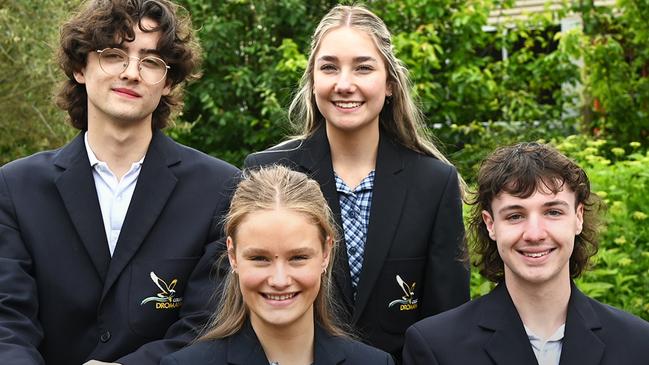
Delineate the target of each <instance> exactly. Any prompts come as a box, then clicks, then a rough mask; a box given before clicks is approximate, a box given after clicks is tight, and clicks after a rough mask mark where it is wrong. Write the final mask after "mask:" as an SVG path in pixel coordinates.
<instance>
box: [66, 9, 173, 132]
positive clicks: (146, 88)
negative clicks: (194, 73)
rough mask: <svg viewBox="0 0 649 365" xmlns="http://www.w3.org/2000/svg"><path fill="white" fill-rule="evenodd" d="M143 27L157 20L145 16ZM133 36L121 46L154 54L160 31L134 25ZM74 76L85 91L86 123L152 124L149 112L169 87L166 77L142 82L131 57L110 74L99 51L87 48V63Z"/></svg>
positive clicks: (130, 52)
mask: <svg viewBox="0 0 649 365" xmlns="http://www.w3.org/2000/svg"><path fill="white" fill-rule="evenodd" d="M142 25H143V28H145V29H149V28H153V27H154V26H155V25H156V22H155V21H153V20H151V19H149V18H145V19H143V20H142ZM134 32H135V39H134V40H133V41H132V42H123V44H122V45H120V46H115V47H116V48H121V49H122V50H124V51H125V52H126V53H127V54H128V55H129V56H131V57H138V58H142V57H145V56H151V55H152V56H157V57H159V55H157V53H156V51H155V50H156V46H157V43H158V40H159V38H160V32H151V33H146V32H143V31H142V30H140V28H139V27H138V26H137V25H135V27H134ZM74 78H75V80H76V81H77V82H78V83H80V84H85V86H86V92H87V94H88V123H89V124H92V123H107V122H109V123H117V124H120V125H133V124H138V125H140V124H146V125H149V126H150V125H151V114H152V113H153V111H154V110H155V109H156V108H157V106H158V103H159V102H160V98H161V97H162V96H163V95H168V94H169V92H170V91H171V87H170V86H169V85H168V84H167V82H166V80H163V81H162V82H159V83H157V84H155V85H150V84H147V83H146V82H144V81H143V80H142V79H141V77H140V73H139V71H138V62H137V60H136V59H135V58H130V62H129V65H128V67H127V68H126V70H124V72H122V73H120V74H118V75H109V74H107V73H106V72H104V71H103V70H102V69H101V67H100V66H99V54H98V53H97V52H94V51H92V52H90V53H89V54H88V59H87V62H86V66H85V67H84V68H83V69H81V70H80V71H77V72H75V73H74Z"/></svg>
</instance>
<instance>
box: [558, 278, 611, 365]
mask: <svg viewBox="0 0 649 365" xmlns="http://www.w3.org/2000/svg"><path fill="white" fill-rule="evenodd" d="M601 328H602V323H601V322H600V320H599V317H598V316H597V314H596V313H595V310H594V309H593V306H592V304H591V301H590V299H588V297H587V296H586V295H584V293H582V292H581V291H580V290H579V289H578V288H577V286H576V285H575V283H571V291H570V300H569V302H568V315H567V318H566V332H565V335H564V338H563V348H562V350H561V361H560V364H561V365H573V364H575V365H577V364H579V365H596V364H599V363H600V360H601V358H602V356H603V355H604V347H605V345H604V343H603V342H602V341H601V340H600V339H599V337H597V335H595V332H596V331H599V330H600V329H601Z"/></svg>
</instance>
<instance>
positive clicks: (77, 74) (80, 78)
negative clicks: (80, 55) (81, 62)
mask: <svg viewBox="0 0 649 365" xmlns="http://www.w3.org/2000/svg"><path fill="white" fill-rule="evenodd" d="M84 72H86V69H85V68H82V69H81V70H79V71H74V72H72V75H73V76H74V79H75V80H76V81H77V82H78V83H80V84H85V83H86V76H85V75H84Z"/></svg>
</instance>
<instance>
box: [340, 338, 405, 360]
mask: <svg viewBox="0 0 649 365" xmlns="http://www.w3.org/2000/svg"><path fill="white" fill-rule="evenodd" d="M333 341H334V343H336V344H337V345H338V346H339V347H340V348H341V349H342V350H343V352H344V354H345V359H346V360H345V364H359V365H360V364H392V357H391V356H390V354H388V353H387V352H385V351H383V350H379V349H377V348H375V347H372V346H370V345H367V344H364V343H362V342H360V341H356V340H352V339H349V338H343V337H334V338H333Z"/></svg>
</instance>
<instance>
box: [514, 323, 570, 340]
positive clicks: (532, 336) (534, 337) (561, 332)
mask: <svg viewBox="0 0 649 365" xmlns="http://www.w3.org/2000/svg"><path fill="white" fill-rule="evenodd" d="M523 327H525V333H527V338H528V339H530V340H535V341H541V342H552V341H561V340H562V339H563V335H564V333H565V331H566V324H565V323H564V324H562V325H561V326H559V328H557V330H556V331H555V332H554V333H553V334H552V335H550V337H548V338H547V339H546V340H545V341H543V339H542V338H541V337H539V336H537V335H536V333H534V332H532V330H531V329H529V328H528V327H527V326H526V325H523Z"/></svg>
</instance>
